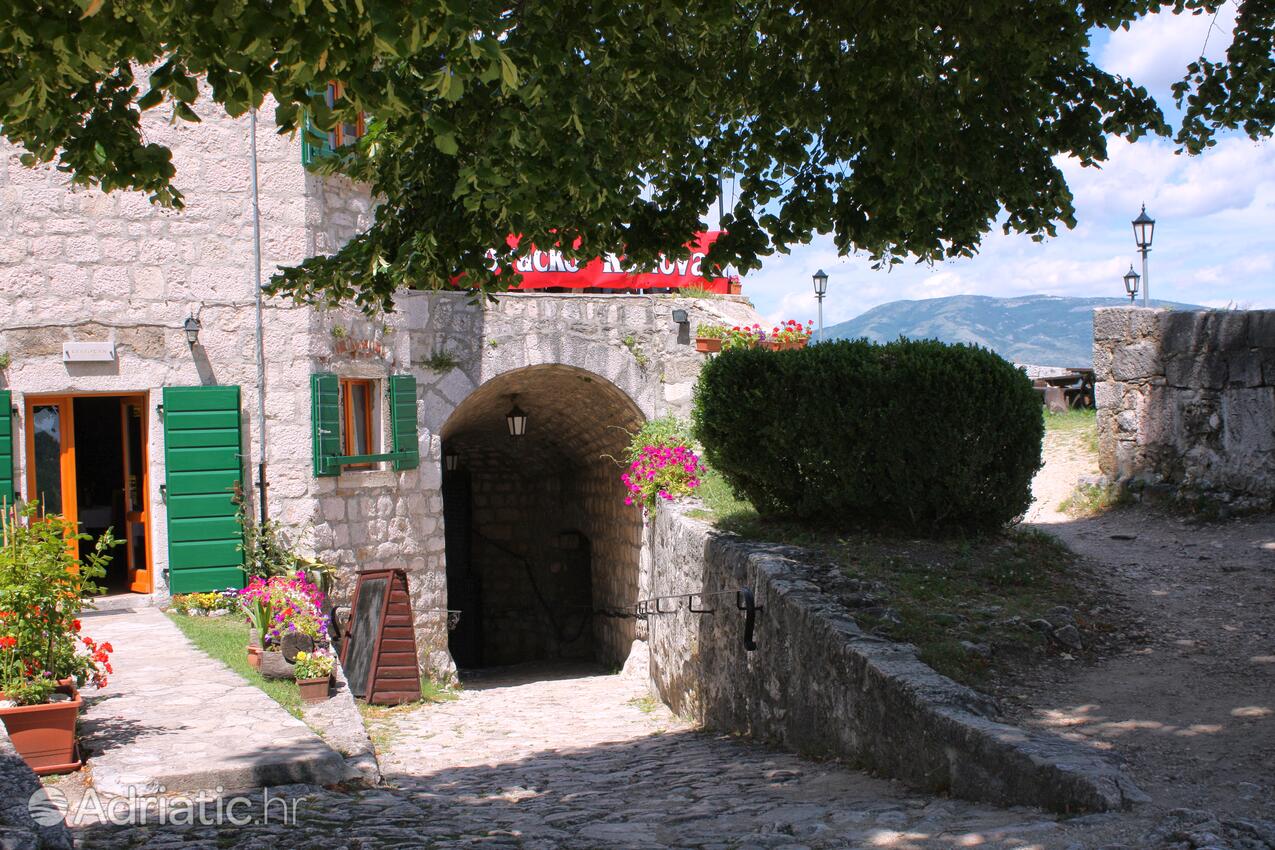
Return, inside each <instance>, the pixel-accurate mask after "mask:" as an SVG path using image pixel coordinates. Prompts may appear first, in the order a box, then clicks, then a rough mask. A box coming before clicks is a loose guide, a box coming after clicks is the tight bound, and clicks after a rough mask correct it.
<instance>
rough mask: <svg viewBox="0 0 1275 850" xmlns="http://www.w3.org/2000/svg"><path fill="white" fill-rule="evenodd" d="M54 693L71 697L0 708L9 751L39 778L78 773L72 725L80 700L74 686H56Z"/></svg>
mask: <svg viewBox="0 0 1275 850" xmlns="http://www.w3.org/2000/svg"><path fill="white" fill-rule="evenodd" d="M58 692H59V693H63V694H67V695H68V696H70V697H71V699H70V700H68V701H66V702H51V703H45V704H44V705H20V706H16V707H14V708H0V722H3V723H4V728H5V729H6V730H8V732H9V739H10V740H12V741H13V748H14V749H15V750H17V751H18V755H20V756H22V760H23V761H25V762H26V763H27V765H29V766H30V768H31V769H32V770H34V771H35V772H36V773H37V774H38V775H40V776H46V775H48V774H51V773H70V772H71V771H73V770H79V768H80V764H81V762H80V760H79V759H78V758H77V757H76V748H75V722H76V720H78V719H79V716H80V706H81V704H82V702H83V701H82V700H81V699H80V695H79V692H78V691H76V689H75V685H74V684H71V685H59V686H58Z"/></svg>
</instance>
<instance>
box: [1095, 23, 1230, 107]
mask: <svg viewBox="0 0 1275 850" xmlns="http://www.w3.org/2000/svg"><path fill="white" fill-rule="evenodd" d="M1235 6H1236V4H1235V2H1234V0H1232V2H1228V3H1227V4H1226V5H1224V6H1222V7H1221V8H1220V9H1218V13H1217V17H1216V19H1215V18H1214V16H1213V15H1209V14H1200V15H1192V14H1187V13H1184V14H1181V15H1175V14H1173V13H1172V11H1170V10H1161V11H1159V12H1157V13H1156V14H1154V15H1147V16H1145V17H1142V18H1139V19H1138V20H1137V21H1135V22H1134V23H1133V24H1131V25H1130V27H1129V29H1128V30H1116V31H1115V32H1113V33H1112V34H1111V36H1110V37H1109V38H1108V40H1107V44H1106V46H1105V47H1104V48H1103V49H1102V50H1101V51H1100V53H1099V55H1098V56H1097V63H1098V65H1099V66H1100V67H1101V68H1103V69H1104V70H1106V71H1108V72H1110V73H1113V74H1119V75H1120V76H1122V77H1127V78H1129V79H1131V80H1133V81H1134V82H1135V83H1138V84H1140V85H1143V86H1146V87H1147V90H1148V91H1149V92H1151V94H1153V95H1155V96H1156V98H1157V99H1161V102H1162V103H1168V102H1169V100H1168V98H1169V97H1170V86H1172V85H1173V83H1175V82H1177V81H1178V80H1180V79H1182V78H1183V77H1184V76H1185V75H1186V66H1187V65H1188V64H1189V63H1191V62H1194V61H1195V60H1196V59H1198V58H1199V57H1200V55H1201V51H1202V50H1203V51H1204V55H1205V56H1207V57H1208V58H1210V59H1213V60H1217V59H1220V58H1222V57H1223V56H1225V55H1226V48H1227V47H1228V46H1229V45H1230V43H1231V35H1232V32H1233V31H1234V29H1235ZM1206 41H1207V43H1208V47H1207V50H1206V49H1205V42H1206Z"/></svg>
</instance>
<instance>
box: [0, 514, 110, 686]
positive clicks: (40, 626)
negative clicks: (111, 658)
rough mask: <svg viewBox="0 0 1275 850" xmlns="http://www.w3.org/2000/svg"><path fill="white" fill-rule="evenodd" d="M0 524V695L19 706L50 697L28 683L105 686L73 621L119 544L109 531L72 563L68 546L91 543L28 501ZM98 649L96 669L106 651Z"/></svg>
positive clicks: (88, 645)
mask: <svg viewBox="0 0 1275 850" xmlns="http://www.w3.org/2000/svg"><path fill="white" fill-rule="evenodd" d="M0 521H2V522H0V691H4V692H5V693H6V694H7V695H8V696H9V698H10V699H13V700H15V701H18V702H23V701H26V700H34V699H36V698H37V697H39V696H40V694H41V693H43V696H44V698H47V697H48V692H51V691H52V687H51V686H50V687H47V688H46V687H45V684H47V683H38V682H37V683H36V684H32V682H33V681H34V680H39V679H47V680H49V682H56V681H57V680H59V679H65V678H68V677H74V678H75V679H76V680H77V682H78V683H79V684H80V685H83V684H85V683H86V682H88V681H92V682H93V683H95V684H98V683H102V684H104V683H105V678H104V674H105V672H107V671H106V670H105V669H102V670H99V669H98V660H99V659H96V658H95V657H94V651H95V650H96V648H97V645H96V644H95V643H94V642H93V641H92V640H91V639H89V638H86V637H85V636H83V635H81V634H80V620H79V616H80V612H81V610H83V609H86V608H88V609H91V608H92V607H93V606H92V602H91V600H87V599H86V598H85V597H87V596H90V595H91V594H93V593H96V592H98V591H100V589H101V588H99V587H98V586H97V585H96V584H95V583H94V579H97V578H101V577H102V576H103V575H105V574H106V565H107V563H109V561H110V556H109V554H108V553H109V551H110V549H111V548H112V547H114V546H116V545H117V543H118V541H116V540H115V538H114V537H113V536H112V535H111V533H110V531H109V530H108V531H107V532H106V533H104V534H102V535H101V536H100V537H98V539H97V542H96V544H95V545H94V547H93V548H92V549H87V547H85V548H86V549H87V551H86V552H85V553H84V557H83V558H77V557H76V556H75V554H74V553H73V551H72V549H71V547H70V546H69V545H68V541H71V540H75V541H79V542H80V543H81V545H83V544H85V543H87V542H88V541H89V540H91V539H92V538H91V537H90V536H89V535H87V534H79V533H77V531H76V528H75V525H74V523H70V522H67V521H66V520H65V519H63V518H62V517H61V516H58V515H56V514H44V513H42V512H41V511H40V509H39V505H38V504H37V503H36V502H35V501H31V502H28V503H27V504H26V505H25V506H24V507H23V508H22V509H21V510H14V509H12V508H10V509H7V510H5V511H4V512H3V513H0ZM104 648H105V653H104V654H103V655H102V656H101V657H100V660H101V662H102V663H106V661H107V656H108V655H109V653H110V651H111V650H110V647H109V645H105V647H104ZM99 686H100V684H99ZM37 701H43V700H42V699H40V700H37Z"/></svg>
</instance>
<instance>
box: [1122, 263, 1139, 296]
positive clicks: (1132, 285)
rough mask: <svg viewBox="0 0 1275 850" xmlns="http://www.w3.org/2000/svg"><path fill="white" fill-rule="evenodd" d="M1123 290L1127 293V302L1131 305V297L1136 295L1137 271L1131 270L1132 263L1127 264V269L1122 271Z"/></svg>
mask: <svg viewBox="0 0 1275 850" xmlns="http://www.w3.org/2000/svg"><path fill="white" fill-rule="evenodd" d="M1124 291H1125V292H1126V293H1128V295H1129V304H1130V306H1132V305H1133V299H1134V298H1136V297H1137V295H1138V273H1137V272H1135V271H1134V270H1133V264H1132V263H1130V264H1129V271H1127V272H1125V273H1124Z"/></svg>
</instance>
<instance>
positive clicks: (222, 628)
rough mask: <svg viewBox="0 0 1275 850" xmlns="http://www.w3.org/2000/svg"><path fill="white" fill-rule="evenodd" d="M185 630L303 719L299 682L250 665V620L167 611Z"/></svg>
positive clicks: (228, 665) (219, 658)
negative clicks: (268, 674)
mask: <svg viewBox="0 0 1275 850" xmlns="http://www.w3.org/2000/svg"><path fill="white" fill-rule="evenodd" d="M165 613H166V614H167V615H168V619H170V620H172V621H173V622H174V623H175V624H176V625H177V628H179V629H181V632H182V634H184V635H185V636H186V637H187V638H189V639H190V642H191V643H193V644H194V645H195V646H196V647H198V648H199V649H200V650H202V651H203V652H205V653H207V654H208V655H210V656H212V657H213V658H216V659H217V660H218V661H220V662H222V663H223V664H225V665H226V666H227V667H229V668H230V669H231V670H234V671H235V672H236V673H238V674H239V675H240V676H242V677H243V678H244V679H246V680H247V681H248V684H250V685H255V686H256V687H258V688H261V690H263V691H265V692H266V695H267V696H269V697H270V698H271V699H273V700H274V701H275V702H277V703H279V705H281V706H283V707H284V708H285V709H287V711H288V713H289V714H291V715H292V716H293V717H295V718H297V719H298V720H300V719H301V708H302V705H303V703H302V702H301V691H300V690H298V688H297V684H296V682H292V681H288V680H287V679H267V678H266V677H265V676H262V675H261V674H260V673H258V672H257V671H256V670H254V669H252V667H250V666H249V665H248V624H247V623H245V622H242V621H241V620H240V619H239V618H238V617H234V616H228V617H188V616H186V615H185V614H174V613H172V612H165Z"/></svg>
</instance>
